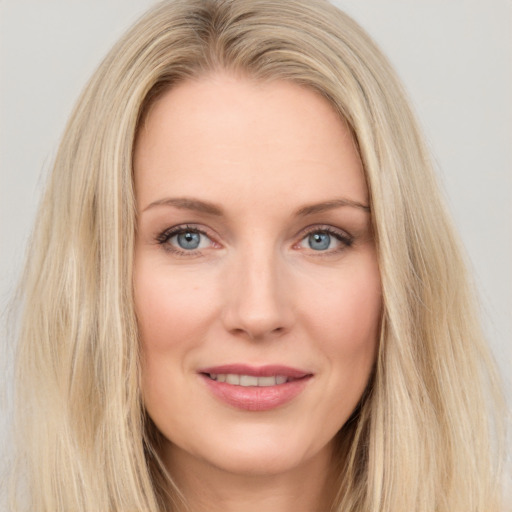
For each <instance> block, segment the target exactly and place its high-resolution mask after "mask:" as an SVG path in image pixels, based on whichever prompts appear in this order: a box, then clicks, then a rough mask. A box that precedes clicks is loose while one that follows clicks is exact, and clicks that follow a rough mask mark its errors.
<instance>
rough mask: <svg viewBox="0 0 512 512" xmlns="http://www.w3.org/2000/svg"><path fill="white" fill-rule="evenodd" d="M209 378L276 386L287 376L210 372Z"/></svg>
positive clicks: (286, 378) (228, 382) (245, 384)
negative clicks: (256, 375)
mask: <svg viewBox="0 0 512 512" xmlns="http://www.w3.org/2000/svg"><path fill="white" fill-rule="evenodd" d="M208 375H209V377H210V379H212V380H215V381H217V382H226V383H227V384H232V385H235V386H245V387H249V386H257V387H263V388H264V387H268V386H278V385H280V384H284V383H286V382H288V377H285V376H284V375H276V376H275V377H255V376H254V375H237V374H236V373H219V374H216V373H210V374H208Z"/></svg>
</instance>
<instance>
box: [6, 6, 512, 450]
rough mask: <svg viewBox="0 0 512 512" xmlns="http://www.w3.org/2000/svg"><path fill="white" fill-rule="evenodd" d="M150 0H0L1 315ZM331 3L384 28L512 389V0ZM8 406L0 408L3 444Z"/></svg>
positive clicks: (380, 32)
mask: <svg viewBox="0 0 512 512" xmlns="http://www.w3.org/2000/svg"><path fill="white" fill-rule="evenodd" d="M154 3H155V2H153V1H152V0H87V1H85V0H0V66H1V67H0V116H1V117H0V171H1V172H0V312H3V311H4V310H5V308H6V305H7V304H8V300H9V298H10V297H11V295H12V292H13V289H14V286H15V283H16V280H17V277H18V274H19V271H20V267H21V261H22V258H23V254H24V248H25V243H26V240H27V237H28V236H29V233H30V230H31V225H32V222H33V220H34V217H35V214H36V207H37V204H38V201H39V196H40V192H41V189H42V185H43V183H44V179H45V176H46V175H47V174H48V171H49V168H50V167H51V164H52V160H53V158H54V155H55V152H56V148H57V145H58V141H59V137H60V135H61V133H62V131H63V128H64V124H65V122H66V119H67V116H68V115H69V113H70V111H71V108H72V106H73V104H74V102H75V100H76V99H77V97H78V94H79V92H80V90H81V89H82V87H83V86H84V84H85V82H86V80H87V79H88V78H89V76H90V75H91V73H92V71H93V70H94V69H95V67H96V66H97V64H98V63H99V61H100V60H101V58H102V57H103V56H104V55H105V53H106V52H107V51H108V49H109V48H110V47H111V46H112V44H113V43H114V42H115V41H116V40H117V39H118V37H119V36H120V35H121V34H122V33H123V32H124V30H125V29H126V28H127V27H128V26H129V25H130V24H131V23H132V22H134V21H135V20H136V19H137V18H138V17H139V16H140V15H141V14H142V13H143V12H144V11H145V10H146V8H148V7H149V6H151V5H152V4H154ZM335 3H336V4H337V5H338V6H340V7H342V8H344V9H345V10H346V11H347V12H348V13H349V14H351V15H352V16H353V17H354V18H355V19H356V20H357V21H359V23H360V24H361V25H362V26H363V27H364V28H366V29H367V30H368V32H369V33H370V34H371V35H372V36H373V37H374V39H375V40H376V41H377V42H378V44H379V45H380V46H381V48H382V49H383V50H384V52H385V53H386V54H387V55H388V57H389V58H390V60H391V62H392V63H393V64H394V66H395V68H396V69H397V71H398V74H399V75H400V77H401V78H402V80H403V81H404V83H405V85H406V88H407V90H408V92H409V94H410V98H411V101H412V104H413V107H414V109H415V111H416V113H417V115H418V117H419V119H420V123H421V125H422V126H423V128H424V131H425V134H426V138H427V141H428V144H429V146H430V147H431V150H432V153H433V155H434V158H435V161H436V162H437V167H438V171H439V176H440V181H441V185H442V187H443V189H444V191H445V195H446V198H447V202H448V205H449V208H450V210H451V212H452V214H453V217H454V219H455V223H456V225H457V226H458V228H459V230H460V234H461V237H462V240H463V243H464V245H465V247H466V250H467V252H468V255H469V258H470V261H471V264H472V267H473V270H474V275H475V280H476V283H477V286H478V288H479V291H480V293H481V303H482V309H483V314H484V322H485V328H486V332H487V334H488V336H489V339H490V342H491V345H492V348H493V351H494V353H495V355H496V358H497V359H498V362H499V364H500V367H501V369H502V372H503V374H504V375H505V377H506V378H507V379H509V380H508V384H507V393H508V395H509V397H510V396H511V395H512V392H511V389H512V387H511V384H510V375H511V374H512V371H511V370H512V348H511V347H512V343H511V341H512V101H511V98H512V96H511V91H512V1H511V0H488V1H485V2H484V1H482V0H386V1H383V0H339V1H337V2H335ZM0 318H2V317H1V316H0ZM4 327H5V326H4ZM4 331H5V329H3V330H2V331H1V332H2V335H3V338H5V336H4V334H3V333H4ZM1 380H2V377H1V376H0V385H3V383H1ZM2 416H3V417H4V419H3V420H2V419H1V417H2ZM6 416H7V415H5V414H3V415H2V413H1V412H0V441H1V440H2V436H3V434H2V421H3V422H4V424H5V423H6V422H7V421H8V420H7V419H6Z"/></svg>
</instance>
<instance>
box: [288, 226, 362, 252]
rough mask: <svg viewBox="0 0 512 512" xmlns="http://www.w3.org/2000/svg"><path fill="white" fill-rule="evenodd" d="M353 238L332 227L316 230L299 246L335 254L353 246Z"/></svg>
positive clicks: (307, 235)
mask: <svg viewBox="0 0 512 512" xmlns="http://www.w3.org/2000/svg"><path fill="white" fill-rule="evenodd" d="M352 243H353V240H352V237H351V236H349V235H348V234H346V233H344V232H342V231H338V230H335V229H333V228H331V227H325V228H315V229H312V230H310V231H309V233H307V234H306V236H304V238H302V240H301V241H300V242H299V244H298V246H299V247H300V248H301V249H310V250H313V251H316V252H327V253H335V252H339V251H342V250H343V249H345V248H346V247H349V246H350V245H352Z"/></svg>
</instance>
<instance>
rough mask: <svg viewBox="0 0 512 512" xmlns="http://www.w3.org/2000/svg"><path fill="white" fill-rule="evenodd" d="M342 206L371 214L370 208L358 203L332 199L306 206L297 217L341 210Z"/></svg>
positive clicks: (298, 212)
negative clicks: (336, 209)
mask: <svg viewBox="0 0 512 512" xmlns="http://www.w3.org/2000/svg"><path fill="white" fill-rule="evenodd" d="M342 206H349V207H351V208H358V209H360V210H363V211H365V212H370V207H369V206H367V205H365V204H363V203H360V202H358V201H353V200H352V199H332V200H330V201H324V202H322V203H316V204H312V205H308V206H304V207H302V208H300V209H299V210H298V211H297V216H300V217H305V216H306V215H312V214H314V213H322V212H326V211H328V210H333V209H335V208H341V207H342Z"/></svg>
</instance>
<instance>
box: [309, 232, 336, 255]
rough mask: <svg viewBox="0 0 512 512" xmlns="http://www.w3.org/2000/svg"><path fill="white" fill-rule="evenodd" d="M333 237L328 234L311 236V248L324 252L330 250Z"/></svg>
mask: <svg viewBox="0 0 512 512" xmlns="http://www.w3.org/2000/svg"><path fill="white" fill-rule="evenodd" d="M330 244H331V236H330V235H329V234H328V233H313V234H311V235H309V247H310V248H311V249H313V250H315V251H323V250H325V249H328V248H329V245H330Z"/></svg>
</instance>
